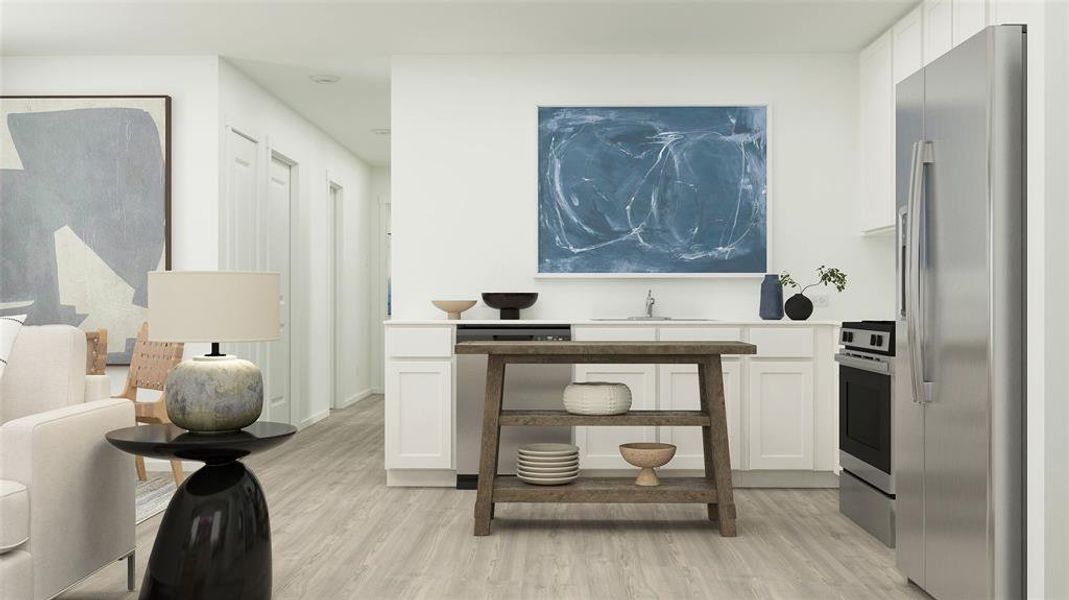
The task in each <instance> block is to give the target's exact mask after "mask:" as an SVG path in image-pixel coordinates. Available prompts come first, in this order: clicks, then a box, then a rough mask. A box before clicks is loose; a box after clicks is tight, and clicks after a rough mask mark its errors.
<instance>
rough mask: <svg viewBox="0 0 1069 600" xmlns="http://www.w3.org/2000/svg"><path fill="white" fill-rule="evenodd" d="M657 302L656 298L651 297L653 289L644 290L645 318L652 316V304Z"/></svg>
mask: <svg viewBox="0 0 1069 600" xmlns="http://www.w3.org/2000/svg"><path fill="white" fill-rule="evenodd" d="M654 304H657V299H656V298H654V297H653V290H649V291H648V292H646V318H649V319H652V318H653V305H654Z"/></svg>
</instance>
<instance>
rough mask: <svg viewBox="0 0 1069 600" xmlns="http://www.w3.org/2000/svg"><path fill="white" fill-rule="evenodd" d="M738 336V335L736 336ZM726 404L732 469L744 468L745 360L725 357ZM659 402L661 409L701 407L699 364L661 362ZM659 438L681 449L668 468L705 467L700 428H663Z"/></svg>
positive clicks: (658, 368)
mask: <svg viewBox="0 0 1069 600" xmlns="http://www.w3.org/2000/svg"><path fill="white" fill-rule="evenodd" d="M736 339H738V338H736ZM722 364H723V371H724V403H725V407H726V408H727V420H728V446H729V450H730V452H731V468H732V469H743V468H745V467H744V466H743V465H744V464H745V463H744V462H743V460H742V453H741V448H742V447H743V442H742V440H743V438H744V434H743V430H742V421H741V414H740V411H741V407H742V391H741V388H740V386H739V382H740V378H741V376H742V362H741V361H740V360H739V359H737V358H736V359H732V358H725V359H724V360H723V361H722ZM657 386H658V394H657V398H658V402H659V405H660V406H659V408H660V409H661V410H698V409H699V408H701V401H700V398H699V395H698V368H697V366H695V365H658V367H657ZM657 438H658V440H659V441H661V442H666V443H669V444H675V445H676V446H677V447H678V448H677V450H676V455H675V457H674V458H673V459H672V462H670V463H668V464H667V465H665V468H667V469H704V468H705V460H704V454H703V453H702V431H701V428H700V427H659V428H658V432H657Z"/></svg>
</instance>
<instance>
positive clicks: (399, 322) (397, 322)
mask: <svg viewBox="0 0 1069 600" xmlns="http://www.w3.org/2000/svg"><path fill="white" fill-rule="evenodd" d="M383 323H384V324H385V325H386V326H387V327H389V326H403V325H457V324H465V325H606V326H611V327H617V326H622V325H629V326H635V327H640V326H643V325H645V326H647V327H648V326H650V325H653V326H656V327H671V326H674V325H685V326H690V327H694V326H723V325H729V326H754V325H773V326H777V327H838V326H839V325H841V324H842V321H792V320H790V319H786V318H784V319H781V320H779V321H765V320H761V319H751V320H730V319H725V320H723V321H721V320H686V319H670V320H663V321H658V320H653V321H637V320H628V319H621V320H614V321H613V320H610V321H606V320H600V319H514V320H507V321H505V320H501V319H444V318H443V319H388V320H386V321H383Z"/></svg>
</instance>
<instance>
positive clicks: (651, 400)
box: [575, 364, 657, 469]
mask: <svg viewBox="0 0 1069 600" xmlns="http://www.w3.org/2000/svg"><path fill="white" fill-rule="evenodd" d="M575 381H579V382H591V381H609V382H612V383H623V384H626V385H627V387H629V388H631V410H655V409H656V408H657V367H656V366H655V365H600V364H599V365H576V366H575ZM655 441H657V428H656V427H653V426H649V427H576V428H575V445H577V446H579V456H580V465H581V466H582V467H583V468H584V469H623V468H629V467H630V465H628V464H627V462H626V461H624V459H623V458H621V457H620V444H625V443H628V442H655Z"/></svg>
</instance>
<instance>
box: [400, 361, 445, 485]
mask: <svg viewBox="0 0 1069 600" xmlns="http://www.w3.org/2000/svg"><path fill="white" fill-rule="evenodd" d="M386 397H387V398H389V399H390V401H389V402H387V403H386V468H387V469H450V468H452V467H453V443H452V442H453V440H452V436H453V408H452V407H453V368H452V363H451V361H448V360H391V361H388V362H387V366H386Z"/></svg>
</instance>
